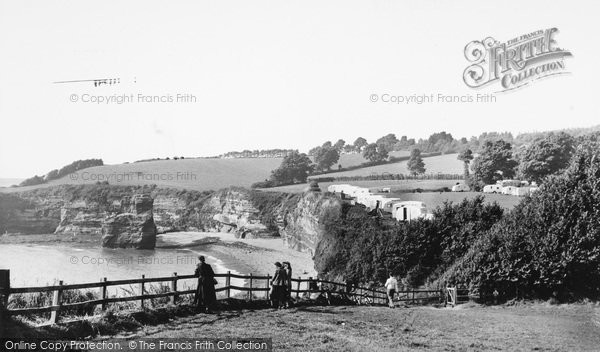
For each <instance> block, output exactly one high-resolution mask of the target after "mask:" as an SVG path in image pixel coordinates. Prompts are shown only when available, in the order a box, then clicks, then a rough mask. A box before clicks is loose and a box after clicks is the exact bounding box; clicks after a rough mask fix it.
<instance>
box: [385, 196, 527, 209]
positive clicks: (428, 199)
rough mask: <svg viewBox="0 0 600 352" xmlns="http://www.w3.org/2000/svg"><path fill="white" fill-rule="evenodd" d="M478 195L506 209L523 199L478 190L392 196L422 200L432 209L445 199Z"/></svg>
mask: <svg viewBox="0 0 600 352" xmlns="http://www.w3.org/2000/svg"><path fill="white" fill-rule="evenodd" d="M477 195H483V196H484V197H485V201H486V202H488V203H493V202H497V203H498V204H499V205H500V206H501V207H503V208H505V209H512V208H513V207H515V206H516V205H517V204H519V202H520V201H521V199H523V198H520V197H514V196H507V195H503V194H487V193H477V192H444V193H438V192H424V193H400V194H397V195H391V197H395V196H397V197H399V198H400V199H402V200H416V201H421V202H423V203H425V204H426V205H427V207H429V208H430V209H434V208H437V207H438V206H441V205H442V204H443V203H444V202H445V201H450V202H453V203H458V202H460V201H462V200H463V199H465V198H472V197H475V196H477Z"/></svg>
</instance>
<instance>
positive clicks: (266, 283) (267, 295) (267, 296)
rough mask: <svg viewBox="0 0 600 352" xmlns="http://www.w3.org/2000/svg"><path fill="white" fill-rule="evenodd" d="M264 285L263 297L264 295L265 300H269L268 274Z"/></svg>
mask: <svg viewBox="0 0 600 352" xmlns="http://www.w3.org/2000/svg"><path fill="white" fill-rule="evenodd" d="M265 287H266V289H267V290H266V291H265V297H266V300H267V301H268V300H269V289H270V287H269V276H268V275H267V282H265Z"/></svg>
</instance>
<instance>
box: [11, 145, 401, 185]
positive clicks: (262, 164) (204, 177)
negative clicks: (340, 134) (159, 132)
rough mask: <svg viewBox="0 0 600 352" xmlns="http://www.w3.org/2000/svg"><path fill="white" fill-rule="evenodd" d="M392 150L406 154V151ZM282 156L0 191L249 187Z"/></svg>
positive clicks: (85, 174)
mask: <svg viewBox="0 0 600 352" xmlns="http://www.w3.org/2000/svg"><path fill="white" fill-rule="evenodd" d="M391 154H392V155H393V156H404V155H407V152H405V151H401V152H394V153H391ZM282 160H283V158H233V159H219V158H196V159H179V160H154V161H145V162H138V163H126V164H118V165H103V166H96V167H90V168H86V169H83V170H80V171H78V172H75V173H73V174H71V175H69V176H67V177H62V178H59V179H56V180H52V181H49V182H48V183H44V184H40V185H35V186H27V187H14V188H0V192H14V191H26V190H32V189H38V188H44V187H50V186H56V185H62V184H90V183H96V182H97V181H108V182H109V183H110V184H113V185H123V186H137V185H151V184H156V185H157V186H159V187H170V188H181V189H190V190H196V191H207V190H217V189H221V188H226V187H230V186H238V187H250V185H251V184H252V183H254V182H257V181H261V180H264V179H266V178H268V177H269V176H270V175H271V171H272V170H274V169H276V168H277V167H278V166H279V165H280V164H281V161H282ZM365 161H367V160H366V159H365V158H363V156H362V155H360V154H343V155H341V156H340V160H339V162H338V164H340V165H342V166H344V167H349V166H355V165H359V164H361V163H364V162H365ZM7 186H8V185H7Z"/></svg>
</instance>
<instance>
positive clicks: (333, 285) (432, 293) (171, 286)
mask: <svg viewBox="0 0 600 352" xmlns="http://www.w3.org/2000/svg"><path fill="white" fill-rule="evenodd" d="M215 277H216V278H224V279H225V285H224V286H220V287H219V286H217V287H216V288H215V291H216V292H217V293H219V292H224V297H223V294H221V295H220V296H221V298H230V297H231V296H232V292H233V291H238V292H246V293H247V296H246V297H245V298H246V299H247V300H253V299H264V300H268V299H269V291H270V289H271V287H270V281H271V276H270V275H266V276H256V275H252V274H250V275H247V276H246V275H236V274H232V273H231V272H229V271H228V272H227V273H225V274H215ZM196 278H197V277H196V276H195V275H177V273H173V275H172V276H165V277H154V278H147V277H145V276H144V275H142V277H141V278H138V279H126V280H110V281H109V280H107V279H106V278H103V279H102V280H100V281H98V282H91V283H83V284H72V285H64V284H63V282H62V281H59V283H58V285H53V286H38V287H11V286H10V272H9V270H0V298H1V299H0V314H3V313H4V314H8V315H33V314H40V313H50V320H49V323H50V324H56V323H58V322H59V320H60V313H61V311H64V310H66V309H73V308H90V307H96V306H101V309H102V310H103V311H104V310H106V309H107V306H108V305H109V304H111V303H117V302H129V301H139V308H140V309H141V310H143V309H144V308H145V307H146V305H147V301H148V300H151V299H156V298H163V297H169V301H170V303H172V304H177V303H178V302H179V301H180V298H181V296H183V295H192V294H195V292H196V289H195V288H194V289H186V290H178V282H180V281H181V280H190V279H196ZM231 279H241V280H245V285H242V286H239V285H233V284H232V283H231ZM159 282H160V283H167V287H168V291H167V292H159V293H148V286H147V285H149V284H151V283H159ZM119 285H138V287H139V289H138V291H139V294H137V295H135V294H134V295H131V296H125V297H109V295H108V288H109V287H111V286H119ZM80 289H98V290H99V297H100V298H98V299H92V300H88V301H84V302H76V303H67V302H64V300H63V293H64V292H65V291H67V290H80ZM39 292H52V305H50V306H46V307H31V308H9V307H8V302H9V297H10V295H11V294H24V293H39ZM254 293H259V295H254ZM315 293H316V294H323V293H325V294H326V295H336V296H341V297H345V298H347V299H351V300H354V301H356V302H363V303H368V304H376V305H385V304H387V302H388V301H387V295H386V292H385V291H383V290H381V289H373V288H367V287H354V288H353V290H352V291H350V292H348V290H347V285H346V284H344V283H339V282H333V281H326V280H319V279H313V278H312V277H308V278H302V277H298V278H295V279H294V278H293V279H292V289H291V295H292V297H295V298H296V299H298V298H300V295H301V294H309V295H310V294H315ZM261 295H262V298H261V297H259V296H261ZM242 298H244V297H242ZM454 299H456V297H454ZM396 301H400V302H411V303H430V302H432V301H437V302H445V301H446V302H447V301H448V292H446V291H445V290H403V291H399V292H398V297H397V299H396ZM453 302H456V301H453Z"/></svg>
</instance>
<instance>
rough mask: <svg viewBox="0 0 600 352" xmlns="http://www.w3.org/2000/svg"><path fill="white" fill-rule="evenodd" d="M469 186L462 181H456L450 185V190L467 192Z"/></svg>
mask: <svg viewBox="0 0 600 352" xmlns="http://www.w3.org/2000/svg"><path fill="white" fill-rule="evenodd" d="M470 190H471V188H470V187H469V186H467V185H465V184H464V183H457V184H455V185H454V186H452V192H469V191H470Z"/></svg>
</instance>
